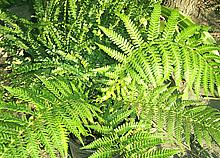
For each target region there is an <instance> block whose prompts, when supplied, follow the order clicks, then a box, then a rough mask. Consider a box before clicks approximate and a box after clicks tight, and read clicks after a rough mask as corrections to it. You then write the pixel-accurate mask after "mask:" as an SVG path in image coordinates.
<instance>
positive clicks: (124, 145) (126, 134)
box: [82, 123, 180, 158]
mask: <svg viewBox="0 0 220 158" xmlns="http://www.w3.org/2000/svg"><path fill="white" fill-rule="evenodd" d="M145 130H146V127H145V125H144V124H142V125H141V124H137V123H125V124H122V125H119V126H118V127H116V128H115V129H113V130H112V132H110V133H108V134H107V135H106V136H104V137H102V138H99V139H97V140H95V141H93V142H92V143H90V144H88V145H87V146H84V147H83V148H82V149H97V151H96V152H95V153H93V154H92V155H91V156H90V158H95V157H106V156H108V157H114V156H121V157H137V156H139V157H141V156H146V155H148V156H149V157H151V156H152V157H169V156H172V155H175V154H177V153H179V152H180V151H179V150H178V149H166V150H161V149H158V148H156V146H157V145H162V144H163V143H169V141H168V140H167V139H166V138H165V137H163V136H162V135H159V134H157V135H155V134H150V133H149V132H147V131H145ZM150 155H151V156H150Z"/></svg>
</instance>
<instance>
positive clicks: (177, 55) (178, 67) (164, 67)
mask: <svg viewBox="0 0 220 158" xmlns="http://www.w3.org/2000/svg"><path fill="white" fill-rule="evenodd" d="M160 12H161V8H160V5H155V7H154V10H153V12H152V15H151V20H150V22H149V27H148V29H147V30H148V31H147V35H148V38H147V40H143V38H142V37H141V32H140V31H138V28H137V27H136V26H135V25H134V23H133V22H132V20H130V18H129V17H128V16H127V15H121V14H118V15H119V17H120V18H121V20H122V21H123V22H124V25H125V28H126V30H127V32H128V34H129V36H130V38H128V39H125V38H124V37H123V36H122V35H120V34H118V33H117V32H115V31H113V30H111V29H108V28H104V27H101V26H100V29H101V30H102V31H103V32H104V33H105V34H106V35H107V36H108V37H109V38H110V39H111V41H112V42H113V43H114V44H115V45H117V46H118V48H119V49H121V51H118V50H114V49H112V48H110V47H107V46H104V45H102V44H97V45H98V46H99V48H100V49H102V50H103V51H104V52H106V53H107V54H108V55H109V56H111V57H112V58H114V59H116V60H117V61H118V62H120V64H121V65H122V66H121V74H123V73H125V74H126V75H130V76H131V77H132V79H136V78H138V77H137V76H139V78H141V79H143V80H144V81H145V83H146V84H148V86H149V87H152V86H153V87H156V86H158V85H161V84H163V83H165V82H167V81H168V82H172V80H173V81H174V82H175V84H176V86H177V87H178V89H179V90H180V91H183V92H184V95H183V98H184V99H188V96H189V95H188V94H189V93H194V94H196V96H197V98H198V97H199V95H201V93H202V89H203V90H204V93H202V95H212V96H215V95H218V93H219V92H218V90H217V89H219V85H218V82H219V79H218V78H217V76H218V75H219V71H218V68H219V56H218V55H216V54H214V51H218V50H219V49H220V48H219V47H217V46H215V45H211V44H210V45H206V44H203V43H202V37H201V34H202V27H200V26H197V25H195V27H194V26H189V27H188V28H185V29H181V28H180V27H178V24H179V23H178V21H179V20H181V19H179V13H178V11H176V10H173V11H172V12H171V15H170V17H168V19H167V22H166V25H165V27H164V29H163V30H162V32H159V29H160V16H161V14H160ZM193 28H195V29H193ZM198 34H199V35H198ZM118 71H119V70H118ZM215 87H217V88H215Z"/></svg>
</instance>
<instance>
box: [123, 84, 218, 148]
mask: <svg viewBox="0 0 220 158" xmlns="http://www.w3.org/2000/svg"><path fill="white" fill-rule="evenodd" d="M137 91H139V94H138V95H137V96H136V100H135V99H130V98H131V96H128V98H127V100H126V101H127V102H128V104H131V103H132V105H133V107H135V108H136V111H137V114H138V115H139V116H138V117H139V119H140V120H142V121H143V120H144V121H145V122H146V123H147V124H151V126H149V128H153V129H154V131H157V132H159V133H160V132H163V133H164V132H165V133H166V135H167V137H169V138H172V139H173V140H174V141H175V142H176V143H177V144H179V145H180V146H181V147H183V146H185V145H183V144H186V145H188V146H190V136H191V135H192V134H193V135H194V137H195V139H196V140H198V142H199V143H200V145H201V146H203V145H204V144H207V145H209V146H211V144H212V140H214V141H215V142H217V143H218V144H219V143H220V142H219V138H218V136H217V135H219V134H220V124H219V121H218V120H219V119H220V117H219V111H218V110H217V109H214V108H211V107H209V106H207V105H205V104H204V103H202V102H198V101H197V102H196V101H181V100H180V98H181V95H179V94H176V92H177V89H176V88H175V87H172V88H167V86H162V87H157V88H156V89H154V90H153V91H151V92H149V91H148V92H146V91H145V90H142V91H141V90H137ZM132 98H133V96H132ZM129 100H132V101H131V102H129Z"/></svg>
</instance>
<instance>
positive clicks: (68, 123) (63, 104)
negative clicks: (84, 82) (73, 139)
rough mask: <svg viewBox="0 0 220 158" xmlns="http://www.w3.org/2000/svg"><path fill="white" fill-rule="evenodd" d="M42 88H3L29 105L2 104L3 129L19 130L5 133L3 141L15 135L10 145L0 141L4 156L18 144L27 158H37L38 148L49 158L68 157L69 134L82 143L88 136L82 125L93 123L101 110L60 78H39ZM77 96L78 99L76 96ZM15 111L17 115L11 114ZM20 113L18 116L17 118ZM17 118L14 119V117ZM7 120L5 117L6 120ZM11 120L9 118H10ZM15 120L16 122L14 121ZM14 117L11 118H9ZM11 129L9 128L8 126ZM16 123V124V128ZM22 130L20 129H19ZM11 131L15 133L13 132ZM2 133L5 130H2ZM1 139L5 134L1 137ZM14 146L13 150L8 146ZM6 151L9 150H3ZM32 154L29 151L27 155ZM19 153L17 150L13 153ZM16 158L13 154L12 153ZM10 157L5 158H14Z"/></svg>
mask: <svg viewBox="0 0 220 158" xmlns="http://www.w3.org/2000/svg"><path fill="white" fill-rule="evenodd" d="M38 78H39V79H40V80H41V82H43V84H44V85H45V88H43V89H41V90H39V91H38V92H37V91H36V88H37V87H35V88H34V89H35V91H33V90H28V89H21V88H11V87H5V88H6V89H7V90H8V91H9V92H10V93H11V94H12V95H13V96H15V97H16V98H18V99H20V100H23V101H25V102H28V104H26V105H25V104H24V105H22V104H19V105H17V104H15V103H13V104H12V103H8V104H7V103H4V102H1V108H0V110H1V111H5V110H7V111H8V112H4V113H2V115H3V117H4V119H1V122H2V121H3V122H6V121H7V120H8V123H7V124H2V123H1V126H3V129H4V128H6V129H7V128H8V127H10V128H12V129H10V130H9V131H11V132H12V131H15V132H16V129H17V128H18V127H19V132H16V133H11V134H10V133H8V134H7V135H6V138H7V137H8V136H9V137H11V136H13V135H15V136H16V137H17V139H15V140H14V142H12V144H10V142H8V143H6V142H2V143H3V144H1V146H2V145H3V146H5V147H4V148H3V149H1V152H2V153H3V155H1V156H3V157H5V155H7V154H9V153H10V152H11V150H13V148H18V147H16V146H19V145H21V146H22V149H23V150H24V152H22V154H25V153H26V156H24V157H28V155H30V156H31V157H39V154H40V150H41V146H44V150H45V151H46V152H47V153H48V154H49V155H50V156H51V157H56V153H57V152H59V153H60V154H61V156H62V157H66V156H67V151H68V135H69V133H70V132H71V133H73V134H74V135H75V136H77V137H78V139H79V140H80V141H81V142H82V135H84V136H86V135H88V132H87V130H86V129H85V127H84V126H83V124H88V122H93V118H94V116H95V115H97V112H100V110H99V109H98V108H96V107H94V106H93V105H91V104H89V103H88V102H86V99H84V101H83V100H82V98H83V96H84V97H86V96H85V95H84V94H80V91H76V90H77V89H76V86H74V87H72V86H73V85H74V83H71V84H70V83H69V82H68V81H67V80H65V79H62V78H59V79H58V78H56V79H53V78H51V79H49V80H48V79H46V78H43V77H38ZM79 96H80V97H79ZM14 111H16V112H18V114H14V113H13V112H14ZM19 113H20V116H22V117H20V116H19ZM16 115H17V116H16ZM6 117H7V118H6ZM10 117H11V119H10ZM15 117H17V121H16V119H15ZM12 118H13V119H12ZM11 123H12V124H15V125H13V126H8V125H10V124H11ZM16 124H17V125H16ZM20 128H21V129H20ZM13 129H14V130H13ZM3 132H4V131H3ZM1 138H4V135H3V137H1ZM10 145H13V147H10ZM7 148H9V150H8V151H4V150H5V149H7ZM28 151H31V152H28ZM15 153H17V154H19V153H20V149H19V148H18V150H16V151H15ZM15 155H16V154H15ZM15 155H11V156H8V157H14V156H15Z"/></svg>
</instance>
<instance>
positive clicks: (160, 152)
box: [131, 149, 180, 158]
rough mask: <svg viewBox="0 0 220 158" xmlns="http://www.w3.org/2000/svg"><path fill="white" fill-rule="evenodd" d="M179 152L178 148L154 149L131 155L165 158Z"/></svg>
mask: <svg viewBox="0 0 220 158" xmlns="http://www.w3.org/2000/svg"><path fill="white" fill-rule="evenodd" d="M178 153H180V151H179V150H178V149H164V150H154V151H150V152H147V153H144V154H133V155H131V157H134V158H135V157H140V156H141V157H148V158H167V157H170V156H173V155H175V154H178Z"/></svg>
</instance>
